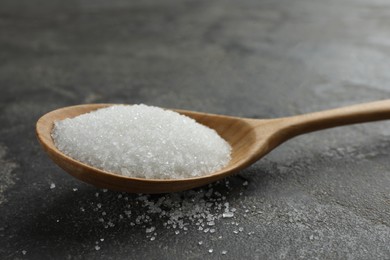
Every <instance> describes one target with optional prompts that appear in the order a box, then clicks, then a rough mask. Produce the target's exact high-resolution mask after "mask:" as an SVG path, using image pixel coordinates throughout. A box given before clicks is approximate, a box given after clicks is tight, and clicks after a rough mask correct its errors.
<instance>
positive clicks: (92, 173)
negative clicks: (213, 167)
mask: <svg viewBox="0 0 390 260" xmlns="http://www.w3.org/2000/svg"><path fill="white" fill-rule="evenodd" d="M110 105H113V104H88V105H78V106H71V107H65V108H61V109H57V110H54V111H52V112H49V113H47V114H46V115H44V116H42V117H41V118H40V119H39V120H38V122H37V125H36V133H37V137H38V140H39V142H40V143H41V145H42V147H43V149H44V150H45V151H46V152H47V153H48V155H49V156H50V158H51V159H52V160H53V161H54V162H55V163H56V164H58V165H59V166H60V167H61V168H63V169H64V170H65V171H66V172H68V173H69V174H71V175H72V176H74V177H76V178H78V179H80V180H82V181H85V182H87V183H90V184H93V185H95V186H97V187H101V188H107V189H113V190H119V191H126V192H132V193H166V192H175V191H182V190H187V189H191V188H195V187H200V186H203V185H206V184H208V183H211V182H214V181H217V180H219V179H222V178H224V177H226V176H229V175H231V174H233V173H234V172H237V171H239V170H240V169H243V168H245V167H247V166H249V165H250V164H252V163H254V162H255V161H257V160H259V159H260V158H261V157H263V156H264V155H266V154H267V153H269V152H270V151H272V150H273V149H274V148H275V147H277V146H278V145H280V144H281V143H283V142H285V141H286V140H288V139H290V138H292V137H294V136H297V135H300V134H304V133H308V132H312V131H317V130H321V129H326V128H331V127H335V126H342V125H347V124H354V123H362V122H370V121H377V120H384V119H390V100H383V101H377V102H372V103H366V104H360V105H355V106H350V107H345V108H338V109H333V110H327V111H322V112H316V113H310V114H305V115H299V116H294V117H286V118H278V119H249V118H238V117H230V116H223V115H215V114H207V113H198V112H193V111H186V110H175V111H177V112H179V113H181V114H184V115H186V116H189V117H191V118H193V119H195V120H196V121H197V122H199V123H201V124H203V125H206V126H208V127H210V128H213V129H215V130H216V131H217V132H218V134H219V135H221V136H222V137H223V138H224V139H225V140H227V141H228V142H229V143H230V145H231V146H232V160H231V161H230V163H229V164H228V165H227V166H226V167H225V168H224V169H222V170H220V171H218V172H216V173H213V174H210V175H206V176H202V177H196V178H188V179H142V178H130V177H125V176H121V175H119V174H115V173H109V172H105V171H103V170H100V169H97V168H94V167H92V166H89V165H86V164H84V163H81V162H79V161H77V160H75V159H72V158H70V157H69V156H67V155H65V154H63V153H62V152H61V151H59V150H58V149H57V148H56V147H55V145H54V143H53V140H52V138H51V130H52V128H53V124H54V122H55V121H56V120H62V119H65V118H72V117H75V116H77V115H80V114H84V113H88V112H91V111H94V110H97V109H99V108H103V107H107V106H110Z"/></svg>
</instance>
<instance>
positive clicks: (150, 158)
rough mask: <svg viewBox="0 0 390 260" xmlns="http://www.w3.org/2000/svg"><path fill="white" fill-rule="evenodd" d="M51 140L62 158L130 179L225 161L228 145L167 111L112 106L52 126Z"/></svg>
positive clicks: (196, 172) (208, 168) (193, 171)
mask: <svg viewBox="0 0 390 260" xmlns="http://www.w3.org/2000/svg"><path fill="white" fill-rule="evenodd" d="M52 138H53V140H54V143H55V145H56V147H57V148H58V149H59V150H60V151H62V152H63V153H65V154H67V155H68V156H70V157H72V158H74V159H76V160H78V161H81V162H83V163H86V164H89V165H91V166H94V167H96V168H99V169H102V170H105V171H109V172H112V173H117V174H121V175H125V176H130V177H140V178H148V179H151V178H153V179H180V178H189V177H195V176H202V175H207V174H210V173H213V172H215V171H217V170H219V169H221V168H223V167H224V166H226V165H227V164H228V162H229V161H230V153H231V147H230V145H229V144H228V143H227V142H226V141H225V140H223V139H222V138H221V137H220V136H219V135H218V134H217V133H216V132H215V131H214V130H212V129H210V128H208V127H206V126H204V125H201V124H199V123H197V122H196V121H195V120H193V119H191V118H189V117H186V116H183V115H180V114H178V113H176V112H173V111H170V110H164V109H161V108H158V107H152V106H146V105H142V104H141V105H131V106H126V105H116V106H111V107H107V108H103V109H99V110H96V111H93V112H90V113H87V114H83V115H80V116H77V117H75V118H71V119H65V120H62V121H57V122H55V124H54V128H53V131H52Z"/></svg>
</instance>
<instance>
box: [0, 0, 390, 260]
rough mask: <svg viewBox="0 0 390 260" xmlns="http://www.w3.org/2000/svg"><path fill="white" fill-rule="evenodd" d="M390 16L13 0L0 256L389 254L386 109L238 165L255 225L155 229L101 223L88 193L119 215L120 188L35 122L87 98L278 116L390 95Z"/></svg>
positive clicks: (6, 41) (318, 9)
mask: <svg viewBox="0 0 390 260" xmlns="http://www.w3.org/2000/svg"><path fill="white" fill-rule="evenodd" d="M389 31H390V2H389V1H387V0H375V1H373V0H343V1H340V0H328V1H322V0H294V1H292V0H284V1H282V0H272V1H271V0H268V1H267V0H261V1H257V0H256V1H255V0H243V1H233V0H231V1H222V0H221V1H175V0H169V1H168V0H167V1H125V0H113V1H104V0H82V1H54V0H39V1H28V0H23V1H14V0H2V1H1V2H0V101H1V104H0V164H1V165H0V258H1V259H7V258H11V259H17V258H28V259H47V258H61V259H65V258H67V259H68V258H69V259H72V258H79V259H81V258H83V259H84V258H89V259H97V258H102V259H185V258H190V259H200V258H221V259H239V258H241V259H263V258H269V259H284V258H285V259H293V258H311V259H314V258H320V259H324V258H327V259H335V258H339V259H390V188H389V187H390V155H389V153H390V139H389V136H390V123H389V122H378V123H370V124H364V125H355V126H348V127H343V128H337V129H332V130H326V131H322V132H317V133H312V134H308V135H305V136H301V137H298V138H296V139H294V140H291V141H289V142H287V143H285V144H284V145H283V146H281V147H279V148H278V149H277V150H275V151H274V152H272V153H271V154H269V155H268V156H267V157H266V158H264V159H263V160H261V161H259V162H258V163H256V164H255V165H253V166H252V167H250V168H249V169H247V170H244V171H242V172H241V173H240V174H239V175H238V176H235V177H231V178H229V180H230V182H231V187H232V188H231V189H229V190H228V189H225V188H223V187H222V188H219V189H220V191H221V192H222V193H223V194H224V195H226V196H227V200H228V201H229V202H230V204H231V205H235V207H237V209H238V211H237V213H236V214H235V216H236V219H235V220H234V221H236V222H238V223H239V224H240V226H242V227H243V228H244V232H241V233H239V234H235V233H233V232H232V230H233V229H232V228H231V225H230V220H229V221H226V220H225V219H221V220H219V221H217V223H216V229H217V232H216V233H215V234H204V233H201V232H199V231H197V230H196V228H195V227H190V228H189V230H188V232H187V234H184V233H181V234H179V235H175V234H174V233H173V231H171V230H165V229H163V228H162V227H159V228H158V231H159V235H158V236H157V238H156V240H155V241H149V239H147V238H146V237H145V229H144V228H142V227H136V228H134V227H131V226H130V225H128V223H127V222H126V221H116V222H115V224H116V226H115V227H112V228H104V226H103V225H102V224H101V223H100V222H98V220H97V219H98V218H99V216H100V212H95V211H93V210H92V209H93V207H92V206H89V205H96V203H99V202H100V203H103V205H104V207H105V210H106V211H107V212H108V214H109V215H110V216H111V217H112V218H115V217H117V216H118V214H120V213H122V212H123V210H124V207H125V206H124V202H123V201H120V200H118V199H117V196H118V194H119V193H117V192H111V191H108V192H106V193H103V192H101V191H100V190H98V189H97V188H94V187H92V186H90V185H87V184H84V183H81V182H79V181H77V180H75V179H73V178H72V177H70V176H69V175H67V174H66V173H64V172H63V171H62V170H61V169H59V168H58V167H57V166H56V165H54V163H52V162H51V161H50V160H49V159H48V157H47V156H46V155H45V154H44V153H43V152H42V150H41V149H40V147H39V145H38V143H37V140H36V138H35V133H34V126H35V122H36V120H37V119H38V118H39V117H40V116H41V115H43V114H44V113H45V112H48V111H50V110H52V109H55V108H58V107H62V106H68V105H73V104H80V103H90V102H92V103H96V102H112V103H146V104H149V105H156V106H162V107H171V108H182V109H190V110H198V111H207V112H212V113H221V114H228V115H236V116H246V117H256V118H272V117H278V116H288V115H294V114H299V113H305V112H310V111H316V110H321V109H326V108H332V107H338V106H343V105H348V104H354V103H360V102H366V101H372V100H378V99H384V98H389V97H390V85H389V84H390V73H389V71H390V62H389V60H390V59H389V58H390V57H389V56H390V33H389ZM244 179H246V180H248V182H249V185H248V187H245V186H242V183H243V180H244ZM51 183H55V184H56V187H55V188H54V189H50V184H51ZM222 186H223V185H222ZM73 188H77V189H78V190H77V191H73ZM217 189H218V187H217ZM95 192H100V194H101V196H100V197H99V198H96V197H95ZM241 192H242V195H240V193H241ZM129 198H130V199H129V201H130V203H132V201H134V198H135V196H133V195H130V196H129ZM94 203H95V204H94ZM244 206H246V207H253V206H255V207H256V211H254V212H252V211H251V212H249V213H247V214H246V213H245V211H244ZM80 207H86V211H85V212H81V211H80ZM134 208H135V210H139V211H142V210H143V209H142V208H137V206H136V205H134ZM152 221H153V222H155V223H156V225H157V226H159V225H161V221H160V220H159V219H153V220H152ZM248 231H254V232H255V233H254V234H253V235H247V232H248ZM219 236H222V238H218V237H219ZM100 238H104V239H105V241H104V242H100V243H99V245H100V247H101V248H100V250H98V251H97V250H95V248H94V247H95V243H96V241H98V240H99V239H100ZM200 240H202V241H204V243H205V244H204V245H203V246H199V245H198V244H197V243H198V241H200ZM209 248H213V249H214V252H213V253H212V254H210V253H208V251H207V250H208V249H209ZM23 250H25V251H26V252H25V254H23ZM221 250H228V253H227V255H225V256H223V255H221V253H220V252H221Z"/></svg>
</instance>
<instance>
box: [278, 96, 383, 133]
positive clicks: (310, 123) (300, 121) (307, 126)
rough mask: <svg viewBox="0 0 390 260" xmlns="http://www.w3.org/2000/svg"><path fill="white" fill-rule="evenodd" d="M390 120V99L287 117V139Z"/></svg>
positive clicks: (285, 120)
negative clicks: (345, 126)
mask: <svg viewBox="0 0 390 260" xmlns="http://www.w3.org/2000/svg"><path fill="white" fill-rule="evenodd" d="M385 119H390V99H387V100H381V101H376V102H370V103H364V104H359V105H353V106H348V107H342V108H336V109H331V110H325V111H321V112H315V113H309V114H303V115H298V116H292V117H286V118H282V119H281V120H282V121H284V123H285V124H284V127H283V130H284V131H285V132H284V135H285V137H286V138H291V137H294V136H297V135H300V134H304V133H309V132H313V131H317V130H322V129H326V128H331V127H336V126H343V125H349V124H356V123H364V122H371V121H378V120H385Z"/></svg>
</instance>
